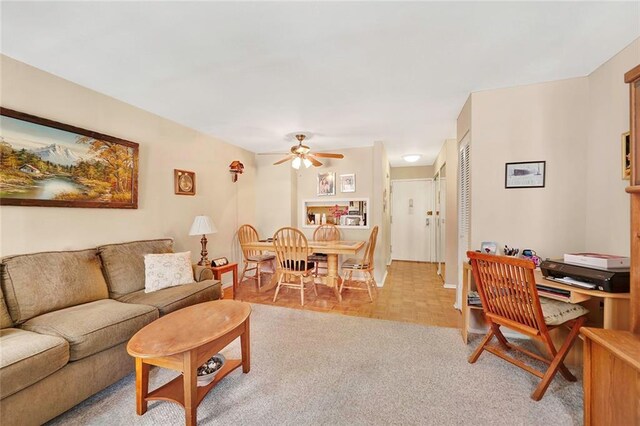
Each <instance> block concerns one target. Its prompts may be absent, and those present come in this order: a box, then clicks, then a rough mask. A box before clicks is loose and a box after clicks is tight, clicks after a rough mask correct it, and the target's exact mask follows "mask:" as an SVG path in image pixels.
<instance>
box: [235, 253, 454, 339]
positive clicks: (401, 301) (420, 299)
mask: <svg viewBox="0 0 640 426" xmlns="http://www.w3.org/2000/svg"><path fill="white" fill-rule="evenodd" d="M269 278H270V276H269V275H266V274H265V275H263V280H264V281H265V282H266V281H267V280H268V279H269ZM317 288H318V296H315V295H314V294H313V290H312V289H311V287H308V289H307V290H306V291H305V304H304V306H300V291H299V290H297V289H292V288H284V287H283V288H282V289H281V290H280V294H279V295H278V300H277V301H276V302H275V303H274V302H273V295H274V292H275V290H270V291H267V292H265V293H259V292H258V291H257V286H256V283H255V280H245V281H244V282H243V283H241V284H240V285H239V289H238V294H236V300H242V301H245V302H251V303H260V304H264V305H275V306H283V307H288V308H294V309H305V310H311V311H321V312H330V313H337V314H343V315H353V316H359V317H368V318H380V319H386V320H393V321H404V322H413V323H419V324H425V325H432V326H438V327H454V328H457V327H459V326H460V314H459V313H458V311H456V310H455V309H454V308H453V304H454V301H455V290H452V289H445V288H444V287H442V279H441V278H440V277H439V276H438V275H437V272H436V265H435V264H432V263H420V262H401V261H394V262H392V263H391V265H390V266H389V269H388V275H387V280H386V283H385V285H384V287H382V288H379V289H378V291H377V294H375V295H374V301H373V302H371V301H370V300H369V296H368V295H367V292H366V291H354V290H348V289H345V290H344V291H343V293H342V296H343V301H342V303H339V302H338V301H337V300H336V298H335V296H334V294H333V291H332V290H331V289H329V288H328V287H326V286H323V285H318V286H317ZM226 290H227V291H226V292H225V298H227V297H229V298H231V297H232V296H231V294H230V293H229V292H230V291H231V289H226Z"/></svg>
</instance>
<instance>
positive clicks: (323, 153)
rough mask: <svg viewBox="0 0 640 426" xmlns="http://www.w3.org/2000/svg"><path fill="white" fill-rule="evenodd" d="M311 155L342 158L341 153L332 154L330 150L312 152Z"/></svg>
mask: <svg viewBox="0 0 640 426" xmlns="http://www.w3.org/2000/svg"><path fill="white" fill-rule="evenodd" d="M313 155H315V156H316V157H320V158H344V155H342V154H332V153H330V152H314V153H313Z"/></svg>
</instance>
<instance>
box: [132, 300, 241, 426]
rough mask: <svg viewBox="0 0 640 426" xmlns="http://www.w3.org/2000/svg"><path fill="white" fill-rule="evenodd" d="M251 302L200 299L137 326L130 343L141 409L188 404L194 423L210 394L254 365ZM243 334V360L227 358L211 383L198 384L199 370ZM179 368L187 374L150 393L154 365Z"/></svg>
mask: <svg viewBox="0 0 640 426" xmlns="http://www.w3.org/2000/svg"><path fill="white" fill-rule="evenodd" d="M250 315H251V305H249V304H248V303H244V302H236V301H234V300H217V301H214V302H205V303H199V304H197V305H193V306H190V307H188V308H184V309H180V310H179V311H175V312H172V313H170V314H167V315H165V316H164V317H162V318H160V319H158V320H156V321H154V322H152V323H151V324H149V325H147V326H146V327H144V328H143V329H142V330H140V331H138V332H137V333H136V334H135V335H134V336H133V337H132V338H131V340H129V343H128V344H127V352H129V355H131V356H133V357H135V359H136V412H137V413H138V415H143V414H144V413H145V412H146V411H147V402H148V401H151V400H156V399H158V400H163V401H172V402H176V403H178V404H180V405H182V406H183V407H184V411H185V420H186V424H187V425H195V424H196V420H197V409H198V405H199V404H200V402H201V401H202V400H203V399H204V397H205V396H206V395H207V393H208V392H209V391H210V390H211V389H212V388H213V387H214V386H215V385H216V384H217V383H218V382H219V381H220V380H222V379H223V378H224V377H225V376H226V375H227V374H229V373H231V372H232V371H233V370H235V369H236V368H238V367H240V365H242V372H243V373H248V372H249V370H250V368H251V365H250V347H249V316H250ZM238 336H239V337H240V345H241V348H242V359H241V360H240V359H227V360H226V362H225V364H224V366H223V367H222V369H221V370H220V371H219V372H218V374H217V375H216V378H215V379H214V380H213V382H211V383H210V384H208V385H206V386H202V387H198V386H197V370H198V367H199V366H201V365H202V364H204V363H205V362H206V361H207V360H208V359H209V358H211V357H212V356H213V355H215V354H216V353H218V352H220V350H221V349H223V348H224V347H225V346H227V345H228V344H229V343H231V342H232V341H234V340H235V339H236V338H237V337H238ZM150 365H156V366H158V367H163V368H168V369H171V370H175V371H179V372H181V373H182V375H180V376H178V377H176V378H175V379H173V380H172V381H170V382H169V383H167V384H165V385H163V386H161V387H159V388H158V389H156V390H154V391H151V392H149V366H150Z"/></svg>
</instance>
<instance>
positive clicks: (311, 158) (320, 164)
mask: <svg viewBox="0 0 640 426" xmlns="http://www.w3.org/2000/svg"><path fill="white" fill-rule="evenodd" d="M306 158H307V160H309V161H311V164H313V165H314V166H316V167H320V166H322V163H321V162H320V161H318V159H317V158H316V157H314V156H313V155H311V154H307V155H306Z"/></svg>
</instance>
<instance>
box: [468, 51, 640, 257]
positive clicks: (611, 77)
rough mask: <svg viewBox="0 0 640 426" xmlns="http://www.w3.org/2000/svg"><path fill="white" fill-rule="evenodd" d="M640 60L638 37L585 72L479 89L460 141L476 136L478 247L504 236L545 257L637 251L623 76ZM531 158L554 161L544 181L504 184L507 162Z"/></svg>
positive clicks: (474, 231) (474, 232)
mask: <svg viewBox="0 0 640 426" xmlns="http://www.w3.org/2000/svg"><path fill="white" fill-rule="evenodd" d="M639 63H640V39H636V40H635V41H634V42H633V43H631V44H630V45H629V46H627V47H626V48H625V49H624V50H622V51H621V52H620V53H618V54H616V55H615V56H613V57H612V58H611V59H610V60H608V61H607V62H606V63H604V64H603V65H601V66H600V67H599V68H597V69H596V70H595V71H594V72H593V73H592V74H590V75H589V76H587V77H581V78H573V79H567V80H560V81H553V82H548V83H541V84H534V85H529V86H521V87H513V88H507V89H498V90H489V91H483V92H477V93H473V94H472V95H471V97H470V99H469V100H468V101H467V103H466V104H465V107H464V108H463V111H462V112H461V114H460V116H459V118H458V140H459V141H460V139H461V138H462V137H463V135H461V133H466V132H467V131H470V132H471V133H470V134H471V136H472V137H471V156H472V165H471V166H472V187H471V194H472V207H471V209H472V214H471V216H472V218H471V241H472V246H473V248H479V246H480V243H481V242H482V241H497V242H498V243H499V244H500V245H504V244H510V245H514V246H516V247H520V248H533V249H535V250H537V252H538V254H539V255H541V256H543V257H561V256H562V254H564V253H566V252H570V251H584V250H589V251H599V252H606V253H612V254H620V255H628V254H629V237H628V232H629V231H628V229H629V197H628V195H627V194H626V193H625V192H624V188H625V187H626V186H627V185H628V181H624V180H622V179H621V174H622V170H621V162H622V159H621V155H622V154H621V140H620V139H621V134H622V133H624V132H627V131H628V130H629V88H628V86H627V85H626V84H625V83H624V80H623V75H624V73H625V72H626V71H628V70H629V69H631V68H633V67H634V66H636V65H638V64H639ZM469 110H470V111H471V112H470V113H469ZM530 160H546V161H547V178H546V187H545V188H543V189H509V190H507V189H504V163H505V162H511V161H530Z"/></svg>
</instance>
